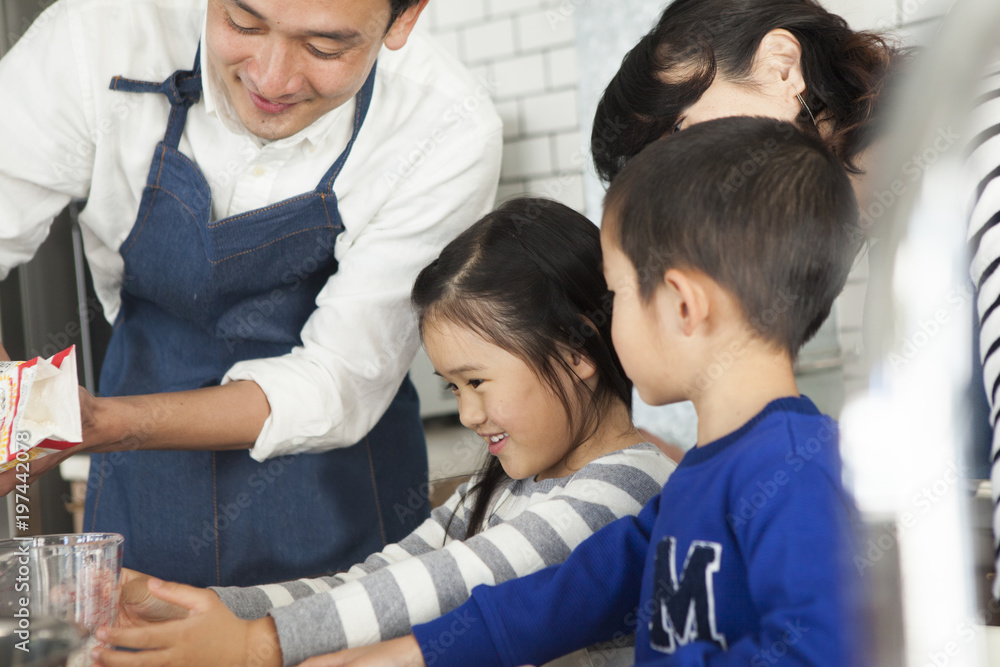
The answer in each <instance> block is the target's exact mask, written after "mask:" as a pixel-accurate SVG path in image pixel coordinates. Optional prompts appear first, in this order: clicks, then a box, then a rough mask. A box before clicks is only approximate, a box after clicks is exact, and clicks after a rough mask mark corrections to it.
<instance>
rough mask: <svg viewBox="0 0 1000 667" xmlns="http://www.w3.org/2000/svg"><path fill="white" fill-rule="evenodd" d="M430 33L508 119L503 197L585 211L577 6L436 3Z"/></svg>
mask: <svg viewBox="0 0 1000 667" xmlns="http://www.w3.org/2000/svg"><path fill="white" fill-rule="evenodd" d="M427 10H428V11H427V14H425V16H424V20H427V21H428V22H429V24H430V31H431V33H432V34H433V35H434V36H435V37H436V38H437V39H438V40H439V41H440V42H441V43H442V44H443V45H444V46H445V47H446V48H447V49H448V50H449V51H451V52H452V53H454V54H455V55H456V56H457V57H458V58H459V60H461V61H462V62H464V63H465V64H466V65H467V66H469V68H470V70H472V71H473V73H474V74H475V75H477V76H479V77H481V78H483V79H484V80H486V81H488V82H489V83H490V85H491V90H493V91H494V94H493V97H494V101H495V103H496V107H497V112H498V113H499V114H500V117H501V118H502V119H503V122H504V141H505V146H504V164H503V170H502V173H501V180H500V190H499V192H498V195H497V200H498V201H503V200H505V199H509V198H510V197H513V196H516V195H518V194H523V193H531V194H540V195H544V196H547V197H550V198H553V199H556V200H558V201H561V202H563V203H564V204H566V205H568V206H571V207H573V208H575V209H577V210H580V211H582V210H583V208H584V205H583V177H582V174H583V167H584V163H585V161H586V160H587V159H589V157H587V156H586V153H585V151H584V150H583V149H582V148H581V147H582V145H583V144H582V142H581V137H580V123H579V111H578V107H579V91H578V83H579V76H580V75H579V71H578V67H577V62H578V60H577V54H576V46H575V37H576V34H575V30H574V24H573V13H574V6H573V5H572V4H571V3H567V2H565V1H564V0H432V1H431V3H430V4H429V5H428V7H427Z"/></svg>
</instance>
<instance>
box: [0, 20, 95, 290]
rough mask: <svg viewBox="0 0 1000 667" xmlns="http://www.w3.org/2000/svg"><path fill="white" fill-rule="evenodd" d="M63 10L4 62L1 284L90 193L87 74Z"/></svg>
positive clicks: (40, 23) (36, 27) (0, 76)
mask: <svg viewBox="0 0 1000 667" xmlns="http://www.w3.org/2000/svg"><path fill="white" fill-rule="evenodd" d="M76 46H77V44H76V39H75V35H74V34H73V32H72V30H71V27H70V21H69V18H68V16H67V11H66V8H65V6H64V4H63V3H60V4H58V5H56V6H53V7H51V8H49V9H48V10H46V12H44V13H43V14H42V16H41V17H40V18H39V19H38V20H37V21H36V22H35V23H34V24H32V26H31V27H30V28H29V29H28V30H27V31H26V32H25V34H24V35H22V36H21V39H20V40H19V41H18V42H17V44H16V45H15V46H14V48H13V49H12V50H11V51H10V53H8V54H7V55H6V56H5V57H4V58H3V59H2V60H0V99H3V100H4V101H5V102H6V103H5V105H4V111H3V122H2V123H0V147H2V148H0V278H4V277H6V275H7V273H8V272H9V271H10V270H11V269H12V268H14V267H16V266H18V265H19V264H23V263H25V262H27V261H28V260H30V259H31V258H32V256H34V254H35V251H36V250H37V249H38V247H39V246H40V245H41V244H42V242H43V241H44V240H45V238H46V236H48V232H49V227H50V225H51V223H52V219H53V217H54V216H55V215H56V214H58V213H59V211H61V210H62V209H63V208H64V207H65V206H66V204H68V203H69V201H70V199H71V198H73V197H84V196H86V194H87V190H88V188H89V185H90V174H91V170H92V168H93V160H94V141H93V139H92V138H91V133H90V131H89V130H88V127H89V126H90V121H91V120H92V118H89V116H92V114H93V109H92V106H93V105H92V100H90V99H87V96H86V95H85V93H84V91H85V90H87V88H86V86H85V85H84V82H85V81H87V80H88V76H89V75H88V73H87V72H86V70H85V68H83V67H82V66H81V63H82V62H83V60H84V59H83V58H81V57H80V56H79V53H78V52H77V49H76Z"/></svg>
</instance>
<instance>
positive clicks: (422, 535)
mask: <svg viewBox="0 0 1000 667" xmlns="http://www.w3.org/2000/svg"><path fill="white" fill-rule="evenodd" d="M467 487H468V484H467V483H466V484H462V485H461V486H459V487H458V489H457V490H456V491H455V493H454V494H452V496H451V497H450V498H449V499H448V500H447V501H446V502H445V503H444V504H443V505H441V506H440V507H437V508H435V509H434V510H433V511H432V512H431V516H430V517H429V518H428V519H427V520H426V521H424V522H423V523H422V524H420V526H418V527H417V529H416V530H414V531H413V532H412V533H410V534H409V535H407V536H406V537H404V538H403V539H402V540H400V541H399V542H397V543H395V544H390V545H388V546H386V547H385V549H383V550H382V551H381V552H379V553H375V554H372V555H371V556H369V557H368V558H367V559H365V561H364V562H363V563H358V564H357V565H354V566H353V567H351V568H350V569H349V570H347V571H346V572H341V573H339V574H336V575H333V576H329V577H319V578H315V579H298V580H296V581H289V582H286V583H281V584H268V585H266V586H249V587H240V586H228V587H212V590H213V591H215V592H216V594H218V596H219V598H221V599H222V602H223V604H225V605H226V606H227V607H229V609H230V611H232V612H233V613H234V614H236V616H237V617H238V618H242V619H244V620H248V621H250V620H255V619H258V618H262V617H264V616H266V615H267V613H268V612H269V611H270V610H271V609H274V608H275V607H284V606H287V605H290V604H292V603H293V602H295V601H296V600H300V599H302V598H305V597H309V596H312V595H315V594H317V593H326V592H328V591H330V590H332V589H334V588H337V587H338V586H341V585H343V584H345V583H347V582H349V581H354V580H356V579H360V578H361V577H364V576H366V575H368V574H371V573H373V572H376V571H377V570H380V569H382V568H384V567H388V566H390V565H392V564H394V563H399V562H402V561H405V560H408V559H410V558H413V557H414V556H421V555H423V554H425V553H428V552H430V551H433V550H435V549H438V548H440V547H442V546H444V544H445V530H448V532H449V533H450V534H451V535H464V534H465V518H466V517H467V516H468V515H469V512H470V509H469V507H468V505H467V504H466V505H462V506H461V507H460V506H459V505H460V504H461V499H462V497H463V496H464V495H465V492H466V488H467ZM459 530H461V532H458V531H459ZM448 539H449V540H451V539H453V538H450V537H449V538H448Z"/></svg>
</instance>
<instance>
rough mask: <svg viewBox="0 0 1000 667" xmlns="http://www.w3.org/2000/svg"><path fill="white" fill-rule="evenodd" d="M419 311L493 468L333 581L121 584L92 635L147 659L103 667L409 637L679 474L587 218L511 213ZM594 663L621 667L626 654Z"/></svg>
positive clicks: (415, 297) (485, 222)
mask: <svg viewBox="0 0 1000 667" xmlns="http://www.w3.org/2000/svg"><path fill="white" fill-rule="evenodd" d="M412 301H413V305H414V306H415V309H416V311H417V316H418V322H419V327H420V332H421V336H422V338H423V342H424V346H425V347H426V349H427V353H428V356H429V357H430V359H431V361H432V362H433V364H434V367H435V369H436V372H437V374H439V375H440V376H441V377H442V379H443V380H444V381H445V382H446V383H447V386H448V387H449V388H450V389H451V391H452V392H453V393H454V394H455V396H456V397H457V399H458V407H459V415H460V418H461V421H462V423H463V424H464V425H465V426H467V427H468V428H470V429H472V430H474V431H475V432H476V433H478V434H479V435H480V436H481V437H482V438H483V441H484V445H485V446H486V448H487V449H488V451H489V456H488V460H487V463H486V465H485V467H484V468H483V470H482V471H481V472H479V473H478V474H477V475H476V476H475V477H474V478H473V480H472V481H471V482H470V483H469V484H468V485H463V486H462V487H460V488H459V490H458V491H457V492H456V493H455V494H454V495H453V496H452V497H451V498H450V499H449V500H448V501H447V502H446V503H445V504H444V505H443V506H442V507H439V508H437V509H435V510H434V512H433V513H432V516H431V518H430V519H428V520H427V521H426V522H425V523H424V524H423V525H421V526H420V527H419V528H418V529H417V530H415V531H414V532H413V533H411V534H410V535H409V536H407V537H406V538H404V539H403V540H402V541H401V542H399V543H398V544H393V545H389V546H388V547H386V548H385V549H384V550H383V551H382V552H381V553H378V554H374V555H372V556H370V557H369V558H368V559H367V560H366V561H365V562H364V563H361V564H358V565H355V566H354V567H353V568H351V569H350V570H349V571H348V572H346V573H343V574H339V575H337V576H334V577H325V578H322V579H313V580H299V581H295V582H290V583H286V584H276V585H269V586H260V587H252V588H220V589H213V590H214V592H211V591H202V590H198V589H194V588H190V587H187V586H182V585H179V584H165V583H163V582H160V581H158V580H155V579H150V578H148V577H144V576H143V575H138V574H137V573H131V572H129V573H127V575H126V581H127V583H126V584H125V585H124V586H123V601H122V609H121V617H122V618H121V621H120V623H119V626H120V627H119V628H115V629H110V628H109V629H104V630H101V631H100V633H99V635H98V637H99V638H100V639H101V640H102V641H105V642H107V643H109V644H112V645H117V646H127V647H133V648H138V649H148V652H141V653H119V652H114V651H98V652H96V653H95V659H96V660H97V662H98V663H99V664H103V665H106V666H107V667H118V666H119V665H121V666H126V665H139V664H144V663H146V662H155V663H156V664H178V665H181V664H183V665H200V664H204V665H211V666H213V667H214V666H215V665H219V664H237V663H239V664H245V663H248V662H250V663H251V664H255V665H261V666H263V665H271V664H273V665H280V664H282V663H283V664H285V665H294V664H298V663H299V662H301V661H303V660H305V659H306V658H308V657H310V656H314V655H319V654H324V653H330V652H333V651H337V650H340V649H343V648H349V647H355V646H362V645H367V644H371V643H375V642H378V641H382V640H386V639H391V638H394V637H399V636H403V635H406V634H408V633H409V632H410V629H411V626H412V625H413V624H416V623H421V622H424V621H427V620H431V619H434V618H436V617H438V616H440V615H441V614H443V613H445V612H447V611H450V610H452V609H454V608H455V607H457V606H459V605H460V604H461V603H462V602H464V601H465V600H466V599H467V598H468V596H469V592H470V591H471V590H472V588H473V587H475V586H478V585H480V584H493V583H499V582H501V581H504V580H507V579H511V578H514V577H517V576H521V575H524V574H527V573H529V572H533V571H535V570H539V569H541V568H543V567H546V566H548V565H552V564H554V563H559V562H561V561H563V560H564V559H565V558H566V557H567V556H568V555H569V553H570V551H571V550H572V549H573V548H574V547H576V545H578V544H579V543H580V542H581V541H583V540H584V539H586V538H587V536H589V535H590V534H591V533H593V532H594V531H596V530H598V529H599V528H601V527H602V526H604V525H606V524H608V523H610V522H611V521H613V520H614V519H616V518H618V517H621V516H624V515H631V514H637V513H638V511H639V510H640V509H641V508H642V507H643V505H644V504H645V503H646V501H647V500H649V499H650V498H651V497H653V496H654V495H655V494H656V493H658V492H659V490H660V488H661V487H662V486H663V484H664V483H665V481H666V479H667V477H668V475H669V474H670V472H671V471H672V470H673V469H674V464H673V463H672V462H671V461H669V459H667V458H666V457H665V456H663V455H662V454H661V453H660V452H659V451H658V450H657V449H656V448H655V447H654V446H652V445H650V444H648V443H645V442H643V440H642V438H641V436H640V435H639V434H638V432H637V431H636V430H635V428H634V426H633V425H632V423H631V419H630V416H629V402H630V392H631V384H630V383H629V381H628V380H627V379H626V378H625V375H624V372H623V371H622V368H621V364H620V363H619V361H618V357H617V356H616V354H615V352H614V350H613V348H612V346H611V330H610V329H611V317H610V309H611V295H610V293H609V292H608V289H607V285H606V284H605V282H604V279H603V277H602V271H601V255H600V242H599V236H598V230H597V228H596V227H595V226H594V225H593V224H591V223H590V222H589V221H588V220H587V219H586V218H584V217H583V216H581V215H579V214H577V213H575V212H573V211H572V210H570V209H568V208H566V207H565V206H562V205H560V204H557V203H554V202H549V201H545V200H540V199H518V200H514V201H511V202H508V203H507V204H505V205H503V206H502V207H500V208H499V209H498V210H497V211H495V212H494V213H492V214H490V215H488V216H486V217H485V218H484V219H482V220H481V221H479V222H478V223H476V224H475V225H474V226H473V227H471V228H470V229H469V230H468V231H466V232H465V233H463V234H462V235H461V236H459V237H458V238H457V239H455V240H454V241H453V242H452V243H451V244H449V245H448V246H447V247H446V248H445V250H444V251H443V252H442V253H441V256H440V257H439V258H438V259H437V260H435V261H434V262H433V263H432V264H431V265H430V266H428V267H427V268H425V269H424V270H423V272H422V273H421V274H420V276H419V277H418V278H417V281H416V285H415V286H414V288H413V293H412ZM166 619H170V620H169V622H165V623H159V624H156V625H148V624H149V623H150V622H152V621H160V620H166ZM134 626H144V627H134ZM456 631H460V629H457V630H456ZM279 648H280V650H278V649H279ZM591 650H594V649H591ZM601 657H602V660H603V662H602V664H614V662H615V661H616V660H618V659H620V660H622V661H623V662H625V663H627V662H628V661H629V660H630V659H631V650H630V649H629V648H627V647H625V648H622V647H610V648H608V649H607V653H605V655H603V656H601ZM609 661H610V662H609Z"/></svg>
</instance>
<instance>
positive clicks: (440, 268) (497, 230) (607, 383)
mask: <svg viewBox="0 0 1000 667" xmlns="http://www.w3.org/2000/svg"><path fill="white" fill-rule="evenodd" d="M411 299H412V303H413V306H414V308H415V310H416V311H417V317H418V321H419V325H420V333H421V335H423V333H424V327H425V325H426V323H427V321H428V319H429V318H433V319H434V320H439V321H440V320H441V319H443V320H445V321H449V322H454V323H456V324H459V325H461V326H463V327H468V328H470V329H472V330H473V331H475V332H476V333H478V334H479V335H480V336H482V337H483V339H485V340H487V341H489V342H490V343H492V344H494V345H496V346H498V347H500V348H502V349H504V350H506V351H507V352H509V353H511V354H513V355H515V356H517V357H518V358H520V359H521V360H522V361H524V362H525V363H526V364H527V365H528V366H529V367H530V368H531V369H532V370H534V372H535V374H536V375H537V376H538V377H539V379H540V380H542V381H543V382H545V383H546V384H547V385H548V386H549V387H550V388H551V389H552V391H553V392H554V393H555V395H556V396H557V397H558V398H559V400H560V401H561V402H562V404H563V406H564V407H565V408H566V414H567V416H568V419H569V420H570V426H571V428H572V429H573V433H574V436H575V437H574V446H577V445H579V444H580V443H582V442H583V441H584V440H586V439H587V438H588V437H590V436H591V435H592V434H593V433H594V432H595V430H596V429H597V425H598V424H597V422H598V420H599V419H600V417H601V415H602V414H604V413H605V412H606V410H607V408H608V407H610V406H611V405H613V404H614V403H615V402H619V401H620V402H621V403H623V404H624V405H626V406H628V407H631V400H632V384H631V383H630V382H629V381H628V378H626V377H625V371H624V370H622V366H621V362H620V361H619V360H618V355H617V354H615V351H614V348H613V347H612V344H611V303H612V295H611V293H610V292H609V291H608V286H607V284H606V283H605V282H604V276H603V273H602V270H601V245H600V236H599V232H598V229H597V227H595V226H594V224H593V223H591V222H590V221H589V220H587V218H585V217H583V216H582V215H580V214H579V213H577V212H575V211H573V210H572V209H570V208H567V207H566V206H563V205H562V204H559V203H556V202H553V201H548V200H545V199H534V198H520V199H514V200H511V201H508V202H507V203H505V204H503V205H502V206H500V207H499V208H497V209H496V210H495V211H493V212H492V213H490V214H488V215H487V216H486V217H484V218H483V219H481V220H480V221H479V222H477V223H476V224H474V225H473V226H472V227H470V228H469V229H468V230H467V231H465V232H464V233H462V234H461V235H460V236H459V237H458V238H456V239H455V240H454V241H452V242H451V243H449V244H448V245H447V247H445V249H444V250H443V251H442V252H441V255H440V256H439V257H438V258H437V259H436V260H434V262H432V263H431V264H430V265H429V266H427V267H426V268H425V269H424V270H423V271H421V272H420V275H419V276H418V277H417V281H416V284H415V285H414V287H413V292H412V296H411ZM567 350H570V351H573V352H575V353H578V354H580V355H582V356H585V357H586V358H587V359H589V360H590V361H591V362H592V363H593V364H594V366H595V367H596V369H597V385H596V388H595V389H594V390H593V391H591V390H590V389H589V388H588V387H587V385H586V384H585V383H583V382H576V383H574V386H575V387H576V392H577V395H576V396H572V397H571V396H568V395H567V392H566V391H565V390H564V383H563V382H562V381H561V378H562V377H563V376H562V372H567V373H570V374H572V373H573V369H572V367H571V366H570V365H569V364H567V363H566V362H565V361H564V355H565V353H566V351H567ZM584 401H588V402H589V403H590V404H591V406H592V409H590V410H580V409H579V408H574V405H577V406H578V405H580V404H581V403H582V402H584ZM509 479H510V478H509V477H508V476H507V474H506V473H505V472H504V469H503V467H502V466H501V465H500V461H499V459H497V458H496V457H493V456H488V459H487V463H486V464H485V466H484V468H483V470H482V471H481V477H480V479H479V481H478V482H477V483H476V484H475V485H474V486H472V488H470V489H469V490H468V491H467V494H476V496H475V504H474V506H473V510H472V514H471V515H470V517H469V521H468V528H467V532H466V536H465V537H466V538H468V537H471V536H472V535H475V534H476V533H477V532H479V530H481V529H482V528H484V527H485V523H486V522H485V519H486V512H487V510H488V509H489V506H490V501H491V500H492V498H493V496H494V492H495V491H496V490H497V488H498V487H499V486H500V485H501V484H503V483H505V482H507V481H509Z"/></svg>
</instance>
